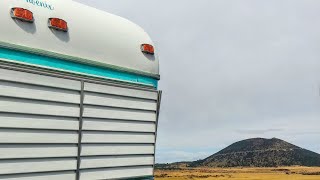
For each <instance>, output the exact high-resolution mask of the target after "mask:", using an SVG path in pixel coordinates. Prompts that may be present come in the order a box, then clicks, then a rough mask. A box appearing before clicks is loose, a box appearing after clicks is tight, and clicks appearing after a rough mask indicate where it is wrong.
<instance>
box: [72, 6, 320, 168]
mask: <svg viewBox="0 0 320 180" xmlns="http://www.w3.org/2000/svg"><path fill="white" fill-rule="evenodd" d="M77 1H79V2H82V3H85V4H87V5H90V6H93V7H96V8H98V9H101V10H105V11H108V12H110V13H113V14H117V15H120V16H122V17H125V18H127V19H129V20H131V21H133V22H135V23H137V24H139V25H140V26H142V27H143V28H144V29H145V30H146V31H147V32H148V33H149V34H150V36H151V37H152V38H153V40H154V41H155V43H156V45H157V50H158V51H159V52H160V58H161V60H160V61H161V76H162V80H161V82H160V89H162V90H163V91H164V96H163V104H162V112H161V118H160V124H159V125H160V127H159V134H158V135H159V136H158V137H159V138H158V145H157V162H158V163H160V162H173V161H180V160H195V159H199V158H204V157H206V156H208V155H211V154H213V153H215V152H217V151H218V150H220V149H222V148H224V147H225V146H227V145H229V144H230V143H233V142H235V141H238V140H242V139H245V138H252V137H265V138H272V137H277V138H281V139H283V140H286V141H289V142H291V143H294V144H296V145H299V146H301V147H304V148H307V149H310V150H313V151H315V152H319V153H320V97H319V85H320V23H319V18H320V11H319V9H320V1H319V0H267V1H262V0H158V1H155V0H154V1H152V0H77Z"/></svg>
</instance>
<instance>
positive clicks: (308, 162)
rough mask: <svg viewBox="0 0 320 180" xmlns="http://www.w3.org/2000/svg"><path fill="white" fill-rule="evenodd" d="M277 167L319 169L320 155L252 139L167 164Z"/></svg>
mask: <svg viewBox="0 0 320 180" xmlns="http://www.w3.org/2000/svg"><path fill="white" fill-rule="evenodd" d="M278 166H320V154H317V153H315V152H312V151H309V150H306V149H303V148H300V147H298V146H295V145H293V144H290V143H288V142H286V141H283V140H281V139H277V138H273V139H263V138H253V139H247V140H243V141H239V142H236V143H234V144H232V145H230V146H228V147H226V148H225V149H223V150H221V151H219V152H218V153H216V154H213V155H211V156H209V157H208V158H206V159H203V160H199V161H194V162H183V163H173V164H171V165H170V164H168V165H167V167H168V168H170V167H171V168H179V167H278ZM158 167H160V166H158ZM163 167H164V166H162V168H163Z"/></svg>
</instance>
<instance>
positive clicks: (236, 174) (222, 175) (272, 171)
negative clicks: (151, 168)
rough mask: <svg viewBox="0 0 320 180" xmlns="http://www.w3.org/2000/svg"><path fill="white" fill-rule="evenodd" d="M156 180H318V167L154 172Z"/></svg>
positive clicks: (198, 169) (319, 170)
mask: <svg viewBox="0 0 320 180" xmlns="http://www.w3.org/2000/svg"><path fill="white" fill-rule="evenodd" d="M155 177H156V178H155V179H156V180H230V179H232V180H320V167H279V168H194V169H188V168H184V169H171V170H156V173H155Z"/></svg>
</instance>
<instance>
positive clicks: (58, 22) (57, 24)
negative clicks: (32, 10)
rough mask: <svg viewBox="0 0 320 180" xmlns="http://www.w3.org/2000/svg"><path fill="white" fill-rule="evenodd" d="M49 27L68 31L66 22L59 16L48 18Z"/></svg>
mask: <svg viewBox="0 0 320 180" xmlns="http://www.w3.org/2000/svg"><path fill="white" fill-rule="evenodd" d="M49 27H50V28H52V29H56V30H59V31H65V32H67V31H68V23H67V22H66V21H65V20H63V19H59V18H50V19H49Z"/></svg>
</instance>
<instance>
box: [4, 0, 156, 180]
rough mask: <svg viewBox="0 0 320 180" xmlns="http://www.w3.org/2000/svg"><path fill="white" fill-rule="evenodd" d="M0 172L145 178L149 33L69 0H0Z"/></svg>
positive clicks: (64, 178) (152, 89) (43, 178)
mask: <svg viewBox="0 0 320 180" xmlns="http://www.w3.org/2000/svg"><path fill="white" fill-rule="evenodd" d="M0 23H1V28H0V179H8V180H18V179H21V180H74V179H75V180H96V179H153V174H154V164H155V144H156V137H157V124H158V118H159V110H160V101H161V91H159V90H158V81H159V80H160V75H159V60H158V55H157V52H155V49H154V44H153V42H152V40H151V39H150V37H149V36H148V35H147V34H146V33H145V31H144V30H143V29H141V28H140V27H139V26H137V25H135V24H133V23H131V22H130V21H128V20H126V19H123V18H121V17H118V16H115V15H112V14H109V13H106V12H103V11H100V10H97V9H94V8H92V7H88V6H85V5H82V4H80V3H77V2H74V1H73V0H6V1H0Z"/></svg>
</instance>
